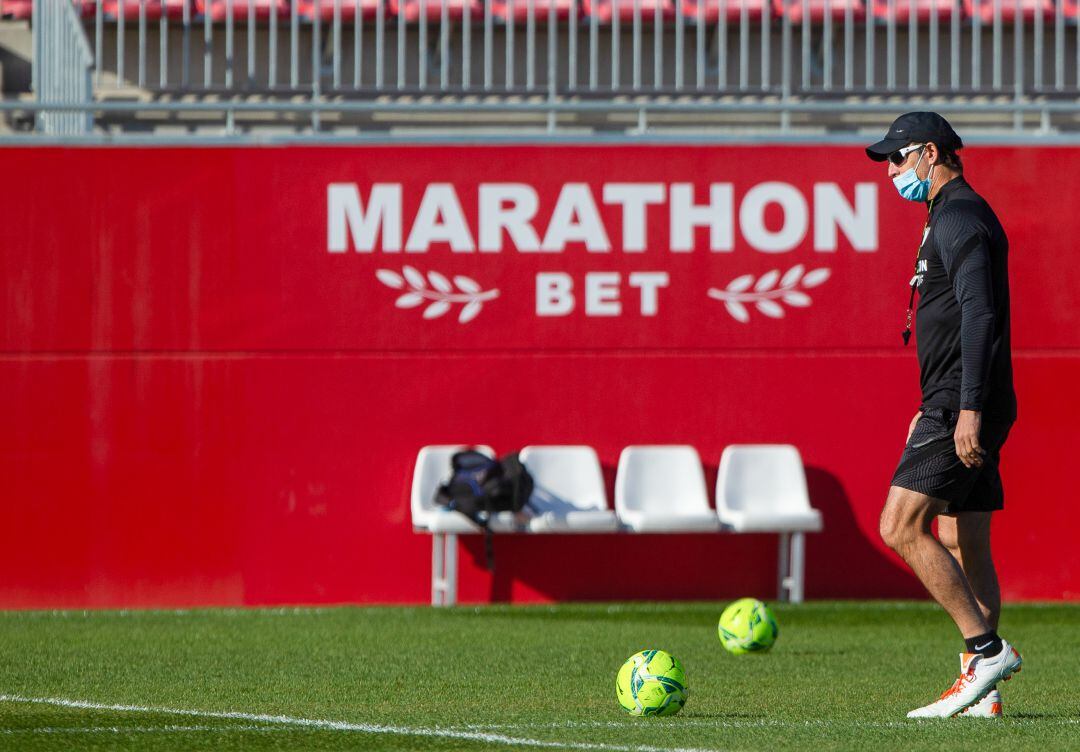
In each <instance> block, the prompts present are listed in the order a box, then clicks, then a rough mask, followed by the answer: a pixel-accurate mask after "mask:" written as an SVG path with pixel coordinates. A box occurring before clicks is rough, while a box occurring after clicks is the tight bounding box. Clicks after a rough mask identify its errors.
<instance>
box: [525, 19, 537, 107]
mask: <svg viewBox="0 0 1080 752" xmlns="http://www.w3.org/2000/svg"><path fill="white" fill-rule="evenodd" d="M535 87H536V0H525V88H526V89H527V90H529V91H532V89H534V88H535Z"/></svg>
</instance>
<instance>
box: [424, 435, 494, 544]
mask: <svg viewBox="0 0 1080 752" xmlns="http://www.w3.org/2000/svg"><path fill="white" fill-rule="evenodd" d="M469 448H470V447H469V446H468V445H466V444H444V445H436V446H426V447H423V448H422V449H421V450H420V452H419V454H417V455H416V468H415V469H414V470H413V482H412V500H411V506H412V524H413V529H414V530H421V531H427V532H430V533H458V534H468V533H479V532H480V527H479V526H477V525H476V524H474V523H473V521H472V520H470V519H469V518H468V517H466V516H465V515H463V514H461V512H448V511H446V510H445V509H442V508H440V507H439V506H438V505H436V504H435V491H436V489H438V487H439V485H440V484H442V483H444V482H446V481H447V480H449V479H450V474H451V471H450V458H451V457H453V456H454V453H455V452H460V451H462V450H465V449H469ZM471 448H472V449H475V450H476V451H478V452H483V453H484V454H486V455H488V456H489V457H494V456H495V450H493V449H492V448H491V447H489V446H474V447H471ZM491 529H492V530H495V531H496V532H508V531H511V530H513V529H514V515H513V513H512V512H498V513H496V515H495V516H494V518H493V519H492V521H491Z"/></svg>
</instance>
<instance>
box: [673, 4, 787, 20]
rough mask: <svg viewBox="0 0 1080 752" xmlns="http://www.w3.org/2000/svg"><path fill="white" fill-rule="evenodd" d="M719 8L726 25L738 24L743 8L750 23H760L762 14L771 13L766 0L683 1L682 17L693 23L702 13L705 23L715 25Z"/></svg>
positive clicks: (718, 15)
mask: <svg viewBox="0 0 1080 752" xmlns="http://www.w3.org/2000/svg"><path fill="white" fill-rule="evenodd" d="M721 6H723V11H724V16H725V18H727V21H728V23H738V22H739V19H741V18H742V9H743V7H745V8H746V12H747V18H748V19H749V20H751V21H760V20H761V15H762V13H770V14H771V12H772V11H771V8H770V6H769V2H768V0H702V1H701V2H698V0H683V5H682V12H683V16H685V17H686V18H689V19H692V20H695V21H696V20H698V19H699V18H701V16H699V15H698V14H699V13H703V14H704V20H705V23H716V22H717V21H718V20H719V19H720V11H721Z"/></svg>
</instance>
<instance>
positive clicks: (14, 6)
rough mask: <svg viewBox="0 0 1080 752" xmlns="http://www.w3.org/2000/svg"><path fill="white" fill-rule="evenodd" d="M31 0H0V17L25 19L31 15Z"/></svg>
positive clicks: (32, 6) (32, 7)
mask: <svg viewBox="0 0 1080 752" xmlns="http://www.w3.org/2000/svg"><path fill="white" fill-rule="evenodd" d="M33 12H34V2H33V0H0V18H14V19H16V20H19V21H25V20H27V19H29V18H30V16H31V15H33Z"/></svg>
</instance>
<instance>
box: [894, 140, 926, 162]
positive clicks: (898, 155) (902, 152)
mask: <svg viewBox="0 0 1080 752" xmlns="http://www.w3.org/2000/svg"><path fill="white" fill-rule="evenodd" d="M924 146H926V144H912V145H911V146H905V147H904V148H903V149H897V150H896V151H894V152H893V153H892V154H890V155H889V161H890V162H892V163H893V164H894V165H896V166H897V167H899V166H900V165H902V164H904V162H906V161H907V158H908V154H910V153H911V152H913V151H918V150H919V149H921V148H923V147H924Z"/></svg>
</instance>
